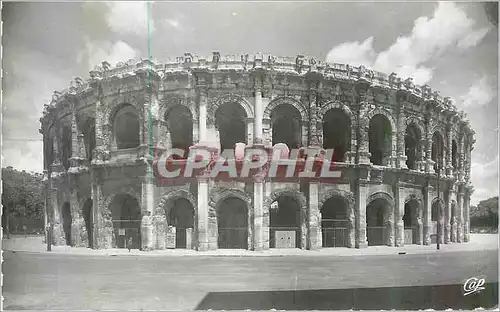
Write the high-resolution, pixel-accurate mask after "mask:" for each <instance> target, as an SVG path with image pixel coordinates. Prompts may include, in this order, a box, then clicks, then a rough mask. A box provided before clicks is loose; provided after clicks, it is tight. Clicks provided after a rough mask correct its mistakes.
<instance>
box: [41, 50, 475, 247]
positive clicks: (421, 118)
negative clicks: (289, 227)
mask: <svg viewBox="0 0 500 312" xmlns="http://www.w3.org/2000/svg"><path fill="white" fill-rule="evenodd" d="M228 70H232V71H231V72H229V71H228ZM89 75H90V79H86V80H84V79H81V78H75V80H74V81H73V82H72V84H71V86H70V87H69V88H68V89H67V90H63V91H62V92H57V91H56V92H54V95H53V98H52V101H51V102H50V103H49V104H47V105H46V106H45V109H44V114H43V118H41V120H40V121H41V129H40V132H41V133H42V134H43V136H44V142H46V144H44V163H45V170H46V172H47V177H48V181H47V185H48V186H49V187H48V192H47V197H48V198H47V205H48V210H49V213H48V215H49V218H48V222H50V223H51V225H52V227H53V231H54V236H53V237H54V241H53V243H55V244H65V243H66V242H65V238H64V231H63V220H62V210H61V209H62V207H63V205H64V204H65V203H66V202H68V203H70V206H71V215H72V224H71V241H72V244H73V245H75V246H88V245H89V244H90V241H89V240H88V234H87V233H86V232H87V228H86V226H85V220H84V216H83V205H84V203H85V201H86V199H88V198H91V199H92V203H93V210H92V218H91V219H92V233H93V237H92V242H93V247H94V248H112V247H115V246H116V238H115V237H114V234H113V223H112V216H111V211H110V207H109V205H110V203H111V202H112V200H113V197H114V196H115V195H116V194H119V193H125V194H129V195H132V196H134V197H135V198H136V199H137V201H138V204H139V205H140V209H141V218H142V219H141V224H142V225H141V237H142V246H143V249H162V248H165V231H166V226H168V224H167V216H166V212H165V209H164V207H163V206H162V202H163V201H164V199H165V198H167V197H168V196H169V194H174V193H175V192H178V191H179V190H182V191H183V192H184V193H182V192H181V193H182V194H184V195H182V196H186V197H188V198H189V200H190V201H192V202H193V206H194V210H195V229H193V239H194V243H193V247H195V248H196V249H198V250H208V249H215V248H217V247H218V246H217V245H218V241H217V237H218V231H217V206H218V204H219V203H218V202H219V201H220V200H223V198H227V197H230V196H237V197H240V198H242V199H244V201H245V202H246V203H247V204H248V207H249V210H248V225H249V229H248V233H249V234H248V248H249V249H253V250H262V249H267V248H269V247H270V246H269V226H270V224H269V222H270V217H269V209H270V207H271V204H272V203H273V201H275V200H276V199H277V197H278V196H281V195H287V196H292V197H293V198H295V199H297V201H298V202H299V203H300V206H301V208H300V209H301V217H300V220H301V237H300V246H302V248H307V249H311V250H314V249H318V248H321V246H322V233H321V209H322V204H324V202H325V201H326V200H327V199H328V196H330V197H331V196H339V197H341V198H344V199H345V200H346V202H347V203H348V205H347V207H348V239H347V241H348V242H347V245H348V247H357V248H363V247H366V245H367V233H366V206H367V205H368V204H369V203H370V201H371V200H372V199H373V198H377V197H379V198H385V200H387V202H388V203H389V205H390V207H391V208H390V209H391V214H390V215H389V216H388V217H387V218H386V220H385V221H386V225H387V228H386V234H385V235H387V237H388V240H387V244H388V245H391V246H402V245H403V244H404V237H403V221H402V216H403V214H404V205H405V203H406V202H407V199H408V198H409V197H411V196H414V197H412V198H414V199H415V200H416V201H417V202H418V203H419V204H418V208H417V210H418V217H417V232H418V233H417V237H418V239H417V243H419V244H429V243H430V239H431V238H430V235H431V234H432V233H430V228H431V227H430V224H431V220H430V219H431V206H432V203H433V202H434V201H435V200H436V198H437V197H439V198H441V199H442V200H444V202H445V203H444V210H443V213H442V215H441V216H440V221H439V222H442V224H443V226H442V233H441V234H440V235H441V236H443V238H442V239H443V242H445V243H450V242H462V241H468V239H469V217H468V213H469V207H470V196H471V194H472V192H473V188H472V186H471V185H470V162H471V160H470V157H471V156H470V155H471V151H472V149H473V146H474V142H475V141H474V131H473V130H472V129H471V127H470V125H469V123H468V121H467V120H466V118H465V117H466V116H465V114H464V113H463V112H458V110H457V109H456V108H455V107H454V106H453V105H452V103H451V101H450V99H449V98H442V97H440V96H439V93H438V92H437V91H433V90H431V89H430V88H429V87H428V86H416V85H414V84H413V82H412V79H411V78H408V79H406V80H402V79H401V78H399V77H397V76H396V75H395V74H391V75H389V76H387V75H385V74H382V73H377V72H374V71H372V70H369V69H366V68H364V67H363V66H360V67H352V66H349V65H342V64H325V63H323V62H320V61H317V60H315V59H314V58H310V59H306V58H305V57H304V56H301V55H299V56H297V57H293V58H286V57H285V58H282V57H276V56H272V55H267V56H263V55H260V54H259V55H238V56H224V57H221V56H220V55H219V54H218V53H214V54H213V56H211V57H209V58H203V57H197V56H193V55H191V54H189V53H186V54H185V55H184V56H183V57H180V58H177V59H176V60H172V61H169V62H167V63H166V64H156V63H155V62H154V61H153V60H141V61H139V62H136V61H134V60H131V61H128V62H126V63H119V64H117V66H116V67H112V66H111V65H110V64H109V63H107V62H103V63H102V64H101V65H100V66H98V67H96V69H95V70H93V71H91V72H90V73H89ZM228 103H230V104H231V105H239V106H240V107H241V108H242V110H243V111H244V114H245V115H246V116H245V117H246V119H245V127H246V128H245V133H246V142H245V143H246V144H247V146H251V145H255V144H266V145H272V144H273V142H272V132H273V122H272V113H273V110H274V109H276V108H278V107H282V106H288V107H291V108H293V109H295V110H296V112H297V116H299V119H300V120H299V121H300V129H299V131H300V134H298V135H299V136H300V141H301V144H302V146H304V147H318V146H319V147H321V146H322V142H324V139H325V138H324V137H323V135H324V134H323V117H324V116H325V115H326V113H327V112H328V111H330V110H332V109H335V110H338V111H341V112H343V113H344V114H345V116H347V118H348V119H349V125H350V131H349V134H350V136H349V140H348V141H349V144H348V150H347V151H346V154H345V157H344V162H343V163H339V164H338V170H341V171H342V178H341V179H340V180H339V181H338V182H336V183H321V182H320V183H298V182H297V183H281V182H280V183H278V182H273V181H270V180H268V179H267V180H266V179H261V180H259V181H255V182H247V183H236V182H234V183H224V182H217V183H214V182H213V181H211V180H209V179H208V180H207V179H206V178H201V177H200V178H199V179H198V180H196V179H195V180H192V181H190V182H188V183H185V184H182V185H173V186H172V185H171V186H168V185H166V184H165V183H162V182H161V181H156V180H151V177H150V168H151V159H150V156H149V152H150V151H149V149H148V144H150V146H149V147H151V148H154V149H157V150H164V149H166V148H170V147H171V137H170V133H169V129H168V126H167V123H166V120H164V118H165V116H166V113H167V112H168V111H169V109H170V108H172V107H173V106H174V105H183V106H185V107H186V108H188V109H189V111H190V113H191V117H192V121H193V143H195V144H196V143H207V144H209V145H210V144H212V145H217V144H219V141H220V133H219V129H218V127H217V123H216V120H215V114H216V112H217V109H218V108H219V107H221V106H222V105H225V104H228ZM124 104H129V105H130V106H131V107H133V108H134V110H135V111H136V112H137V117H138V120H139V122H140V129H139V136H140V144H139V146H137V147H136V148H132V149H127V150H118V149H117V145H116V133H115V131H116V129H115V127H114V117H115V113H117V112H119V110H120V109H121V108H122V107H124ZM375 116H384V117H385V118H386V120H387V121H388V123H389V125H390V129H391V131H390V133H389V135H390V137H388V138H387V144H388V145H387V146H388V148H387V149H385V150H384V151H383V157H382V158H383V165H382V166H374V165H373V164H371V163H370V157H371V156H372V155H371V152H370V146H369V140H368V138H369V131H370V121H371V120H372V118H373V117H375ZM91 118H94V119H95V120H94V122H95V125H94V126H95V137H89V133H88V132H86V130H85V124H86V122H87V121H89V120H92V119H91ZM150 121H151V122H150ZM409 126H414V127H415V128H416V129H417V130H418V131H417V132H418V133H419V135H420V137H419V138H418V140H417V141H418V143H419V146H420V148H418V150H416V168H413V169H408V168H407V165H406V160H407V156H406V152H405V133H406V129H407V128H408V127H409ZM63 129H70V134H71V140H70V141H67V140H66V141H64V140H63V135H62V133H63ZM436 132H437V133H439V134H440V135H441V136H442V138H443V145H444V146H443V147H446V149H447V150H448V151H450V150H451V148H452V143H453V141H455V142H456V146H457V156H456V162H457V164H456V166H455V167H453V166H452V161H453V160H452V155H451V153H449V152H448V153H444V157H443V159H442V160H441V161H440V168H441V170H440V172H439V174H440V175H439V177H438V176H437V173H436V172H435V170H434V168H433V165H434V163H435V160H436V159H433V154H432V153H433V152H432V143H433V141H432V137H433V134H434V133H436ZM150 133H151V134H152V137H151V138H149V136H150ZM91 139H95V149H94V150H93V151H92V152H90V151H88V148H89V145H88V142H89V140H91ZM50 142H52V143H50ZM85 142H87V143H85ZM49 143H50V144H49ZM68 144H69V145H68ZM86 144H87V145H86ZM68 151H70V153H69V154H68ZM89 154H91V155H92V160H90V159H88V157H87V156H88V155H89ZM66 157H69V158H70V159H69V164H70V168H68V169H66V168H64V167H63V166H62V164H65V163H67V161H68V160H67V159H66ZM438 184H439V189H440V194H437V186H438ZM181 193H178V194H181ZM176 194H177V193H176ZM380 194H383V195H380ZM172 196H173V195H172ZM453 207H454V208H453ZM452 211H453V217H452Z"/></svg>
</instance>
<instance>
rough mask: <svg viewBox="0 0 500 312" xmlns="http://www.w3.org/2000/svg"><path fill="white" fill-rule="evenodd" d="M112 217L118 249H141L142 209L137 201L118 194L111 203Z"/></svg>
mask: <svg viewBox="0 0 500 312" xmlns="http://www.w3.org/2000/svg"><path fill="white" fill-rule="evenodd" d="M111 217H112V221H113V229H114V236H115V242H116V247H117V248H128V247H129V248H130V249H141V209H140V207H139V203H138V202H137V199H135V198H134V197H133V196H131V195H128V194H118V195H116V196H115V197H114V198H113V201H112V202H111Z"/></svg>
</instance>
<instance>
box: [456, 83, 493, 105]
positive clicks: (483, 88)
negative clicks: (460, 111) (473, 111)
mask: <svg viewBox="0 0 500 312" xmlns="http://www.w3.org/2000/svg"><path fill="white" fill-rule="evenodd" d="M494 95H495V94H494V90H493V86H492V85H491V84H490V82H489V81H488V77H487V76H483V77H482V78H481V79H480V80H477V81H476V82H475V83H474V84H473V85H472V86H470V88H469V91H468V92H467V93H466V94H465V95H463V96H461V97H460V99H461V101H460V104H461V105H462V106H464V107H481V106H483V105H485V104H488V103H489V102H490V101H491V100H492V99H493V96H494Z"/></svg>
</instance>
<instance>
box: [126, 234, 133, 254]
mask: <svg viewBox="0 0 500 312" xmlns="http://www.w3.org/2000/svg"><path fill="white" fill-rule="evenodd" d="M132 243H133V240H132V237H129V238H128V241H127V249H128V252H130V249H132Z"/></svg>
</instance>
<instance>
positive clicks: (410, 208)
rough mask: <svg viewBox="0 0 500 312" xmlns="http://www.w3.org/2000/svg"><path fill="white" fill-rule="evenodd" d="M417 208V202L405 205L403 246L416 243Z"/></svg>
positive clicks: (417, 233) (413, 200) (413, 201)
mask: <svg viewBox="0 0 500 312" xmlns="http://www.w3.org/2000/svg"><path fill="white" fill-rule="evenodd" d="M419 208H420V205H419V202H418V201H417V200H415V199H412V200H410V201H408V202H407V203H406V204H405V212H404V215H403V225H404V243H405V244H416V243H417V242H418V235H419V225H418V221H417V219H418V210H419Z"/></svg>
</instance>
